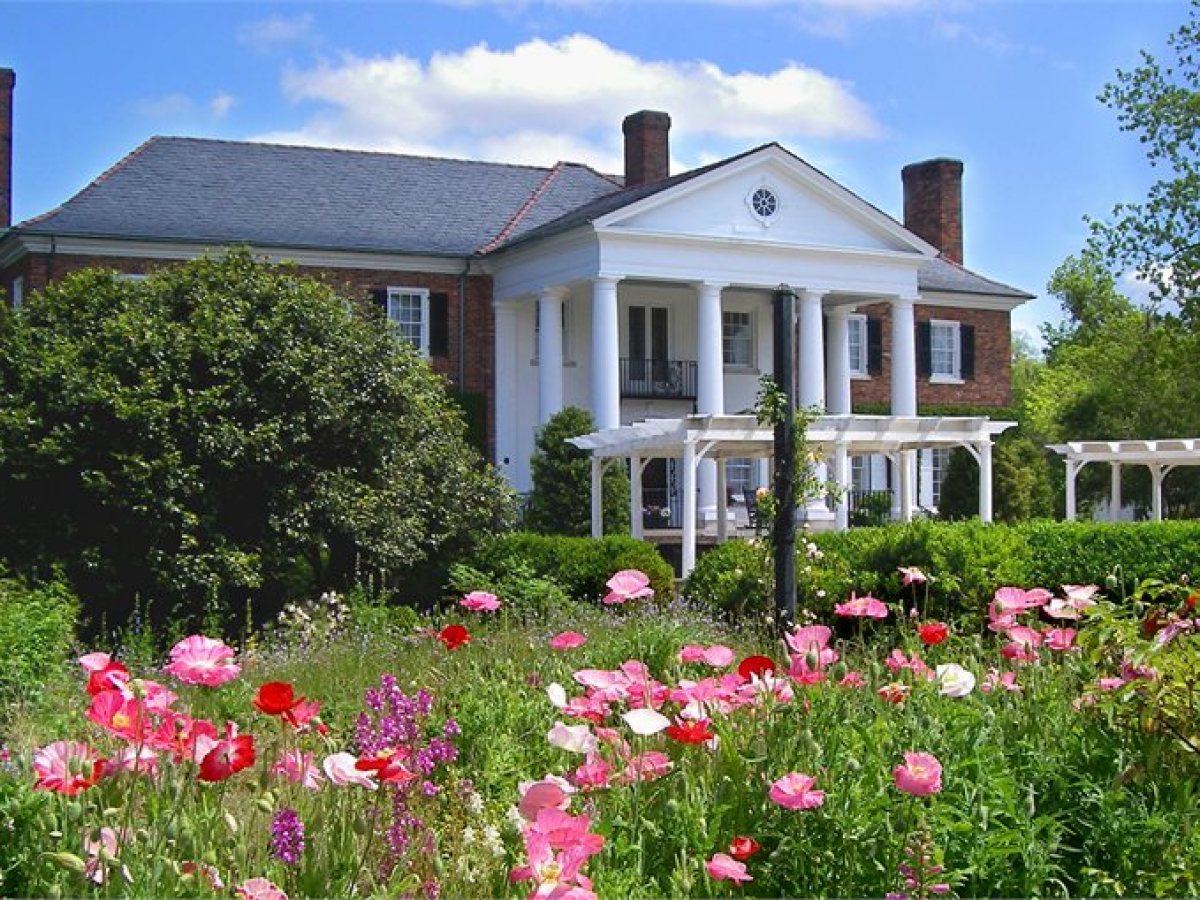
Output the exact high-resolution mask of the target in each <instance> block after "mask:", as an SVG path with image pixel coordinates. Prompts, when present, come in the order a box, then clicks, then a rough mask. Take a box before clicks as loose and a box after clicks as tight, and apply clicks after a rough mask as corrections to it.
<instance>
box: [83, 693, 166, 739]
mask: <svg viewBox="0 0 1200 900" xmlns="http://www.w3.org/2000/svg"><path fill="white" fill-rule="evenodd" d="M87 717H88V718H89V719H91V720H92V721H93V722H95V723H96V724H97V725H99V726H100V727H101V728H103V729H104V730H105V731H107V732H109V733H110V734H113V735H116V736H117V737H119V738H121V739H122V740H126V741H140V740H143V739H144V738H145V737H146V733H147V732H148V731H149V730H150V728H151V726H152V723H151V721H150V715H149V713H147V712H146V711H145V710H143V709H142V704H141V703H139V702H138V701H137V700H135V699H133V698H132V697H125V696H123V695H122V694H121V692H120V691H116V690H112V691H101V692H100V693H98V694H95V695H94V696H93V697H92V703H91V706H89V707H88V711H87Z"/></svg>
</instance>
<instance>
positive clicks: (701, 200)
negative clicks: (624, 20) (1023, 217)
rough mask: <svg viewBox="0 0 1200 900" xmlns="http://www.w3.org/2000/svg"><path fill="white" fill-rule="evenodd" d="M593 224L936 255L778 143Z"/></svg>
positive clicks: (632, 230)
mask: <svg viewBox="0 0 1200 900" xmlns="http://www.w3.org/2000/svg"><path fill="white" fill-rule="evenodd" d="M764 192H766V193H764ZM756 195H757V196H756ZM772 200H773V205H774V211H773V212H770V210H771V208H772ZM756 201H757V202H756ZM764 201H765V202H764ZM764 211H766V212H767V214H765V215H764V214H763V213H764ZM595 226H596V229H597V231H599V232H601V233H603V232H605V231H613V232H622V233H632V234H636V233H639V232H641V233H646V234H660V235H661V234H672V235H679V236H690V237H696V238H716V239H724V240H729V239H735V240H736V239H744V240H747V241H762V242H769V243H778V244H784V245H794V246H798V247H828V248H836V249H847V250H865V251H876V252H894V253H903V254H913V255H919V256H936V255H937V253H938V251H937V249H936V248H935V247H933V246H932V245H930V244H928V243H927V242H925V241H924V240H922V239H921V238H919V237H917V235H915V234H913V233H912V232H910V231H908V230H907V229H906V228H905V227H904V226H903V225H901V224H900V223H899V222H897V221H896V220H895V219H893V218H891V217H890V216H888V215H886V214H885V213H883V212H881V211H880V210H878V209H876V208H875V207H874V206H872V205H871V204H869V203H867V202H866V201H864V200H863V199H862V198H860V197H858V196H857V195H856V194H854V193H853V192H851V191H849V190H847V189H846V188H844V187H842V186H841V185H839V184H838V183H837V182H835V181H833V180H832V179H831V178H829V177H828V176H826V175H825V174H823V173H822V172H820V171H818V170H817V169H815V168H813V167H812V166H810V165H808V163H806V162H804V161H803V160H801V159H800V158H798V157H796V156H794V155H793V154H791V153H789V152H788V151H786V150H784V149H783V148H782V147H780V146H779V145H777V144H769V145H767V146H765V147H761V148H759V149H758V150H755V151H752V152H750V153H748V154H745V155H743V156H741V157H737V158H735V159H733V160H731V161H729V162H728V163H727V164H724V165H721V164H718V165H717V166H714V167H712V168H711V169H710V170H708V171H706V172H704V173H703V174H702V175H699V176H697V177H695V178H691V179H688V180H686V181H683V182H681V183H680V184H677V185H673V186H671V187H668V188H666V189H664V190H661V191H658V192H656V193H654V194H652V195H651V196H648V197H645V198H643V199H641V200H638V201H636V202H634V203H631V204H629V205H626V206H623V207H621V208H620V209H617V210H614V211H612V212H611V213H608V214H606V215H603V216H600V217H598V218H597V219H596V220H595Z"/></svg>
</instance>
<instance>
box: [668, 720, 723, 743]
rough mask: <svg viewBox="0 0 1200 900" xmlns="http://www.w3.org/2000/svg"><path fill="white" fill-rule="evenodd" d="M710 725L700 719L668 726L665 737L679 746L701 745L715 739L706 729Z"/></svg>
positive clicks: (707, 721)
mask: <svg viewBox="0 0 1200 900" xmlns="http://www.w3.org/2000/svg"><path fill="white" fill-rule="evenodd" d="M711 724H712V723H711V722H709V720H708V719H700V720H699V721H692V722H684V723H683V724H682V725H668V726H667V737H669V738H670V739H671V740H673V741H678V742H679V743H681V744H703V743H704V742H705V741H711V740H712V739H713V738H714V737H715V735H714V734H713V733H712V732H711V731H710V730H709V728H708V726H709V725H711Z"/></svg>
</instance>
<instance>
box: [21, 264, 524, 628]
mask: <svg viewBox="0 0 1200 900" xmlns="http://www.w3.org/2000/svg"><path fill="white" fill-rule="evenodd" d="M445 387H446V386H445V384H444V382H443V380H442V379H441V378H440V377H439V376H438V375H436V374H435V373H434V372H433V371H432V370H431V369H430V368H429V366H428V365H427V364H426V363H425V362H424V361H423V360H421V359H420V358H419V357H418V356H417V354H416V353H415V352H414V351H413V350H412V349H410V348H409V347H408V346H407V345H406V344H405V343H404V342H403V341H400V340H398V339H397V336H396V335H395V333H394V331H393V330H392V329H391V327H390V325H389V324H388V323H386V322H384V321H383V320H382V319H381V318H380V317H379V316H378V315H373V314H371V313H369V312H367V311H366V310H364V309H360V308H358V307H356V305H355V304H354V303H352V302H350V301H348V300H346V299H343V298H340V297H338V296H336V295H335V294H334V292H333V291H332V290H331V289H330V288H328V287H327V286H325V285H323V284H320V283H318V282H316V281H314V280H311V279H308V278H304V277H300V276H298V275H297V274H296V273H295V271H294V270H292V269H290V268H288V267H278V266H271V265H266V264H262V263H259V262H256V261H254V260H253V259H252V258H251V256H250V254H249V253H248V252H246V251H233V252H231V253H229V255H228V256H226V257H225V258H222V259H200V260H196V261H193V262H190V263H187V264H185V265H181V266H179V267H176V268H171V269H166V270H163V271H161V272H159V273H157V274H154V275H152V276H150V277H149V278H147V279H146V280H144V281H128V280H122V279H120V278H118V277H117V276H116V274H115V273H112V272H104V271H85V272H80V273H77V274H74V275H71V276H69V277H68V278H66V279H64V280H62V281H61V282H58V283H56V284H53V285H51V286H50V287H48V288H47V289H46V290H45V291H43V292H41V293H39V294H37V295H35V296H33V297H31V298H29V299H28V300H27V302H26V304H25V306H24V307H23V309H21V310H20V311H18V312H15V313H11V314H7V315H5V316H3V317H2V318H0V509H2V510H4V513H3V515H2V516H0V553H2V554H3V555H4V556H5V557H6V558H7V559H8V560H9V561H10V562H11V563H12V564H13V565H15V566H17V567H19V568H30V567H44V566H48V565H56V564H61V565H63V566H65V568H66V570H67V572H68V574H69V575H70V577H71V579H72V581H73V582H74V583H75V585H76V588H77V589H78V590H79V592H80V594H81V596H83V598H84V599H85V601H89V600H91V601H93V602H96V601H99V602H102V603H106V604H107V606H108V608H114V607H115V608H117V609H121V608H127V607H125V606H124V604H127V603H128V602H130V601H132V600H133V599H134V598H135V597H140V598H141V599H143V600H154V601H166V603H167V605H172V604H177V603H185V604H196V603H198V602H200V601H211V600H214V599H221V600H225V601H235V600H236V601H240V600H242V599H245V598H247V597H250V596H256V595H258V593H259V592H262V591H269V590H270V589H271V588H272V587H273V586H274V587H275V588H278V587H279V585H281V584H282V583H284V582H285V581H286V580H287V579H290V578H295V577H296V575H297V572H301V573H302V575H303V577H304V578H305V579H306V580H307V581H308V582H309V583H310V584H311V586H313V587H318V588H325V587H330V586H343V585H345V584H347V583H348V582H349V581H351V580H352V579H353V578H354V577H355V576H356V575H359V574H364V573H390V574H394V573H396V572H399V571H401V570H404V569H406V568H407V567H410V566H412V565H414V564H417V563H420V562H421V561H423V560H426V559H428V558H429V557H430V556H431V555H433V554H443V553H445V552H447V551H450V550H453V549H455V548H459V547H463V546H466V545H468V544H470V542H471V541H472V540H473V539H474V536H475V535H476V534H479V533H481V532H485V531H489V530H492V529H493V528H495V527H497V526H502V525H504V524H505V523H506V522H507V521H508V519H509V517H511V510H512V502H511V495H510V493H509V491H508V489H507V488H506V487H505V486H504V484H503V482H502V481H501V479H500V478H499V476H498V475H496V474H495V473H494V472H493V471H492V470H491V469H490V468H489V467H488V466H487V465H485V463H484V462H483V460H482V459H481V458H480V457H479V455H478V453H477V452H476V451H474V450H473V449H471V448H470V447H469V446H468V444H467V442H466V440H465V425H464V422H463V418H462V415H461V412H460V411H459V410H458V409H457V408H456V407H455V406H454V405H453V404H452V403H451V402H450V400H449V397H448V394H447V391H446V389H445Z"/></svg>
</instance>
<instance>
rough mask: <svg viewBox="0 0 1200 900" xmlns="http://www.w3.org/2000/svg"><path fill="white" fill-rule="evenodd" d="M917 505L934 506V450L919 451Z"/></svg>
mask: <svg viewBox="0 0 1200 900" xmlns="http://www.w3.org/2000/svg"><path fill="white" fill-rule="evenodd" d="M917 470H918V471H919V472H920V477H919V478H918V479H917V506H920V507H923V508H925V509H932V508H933V451H932V450H918V451H917Z"/></svg>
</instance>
